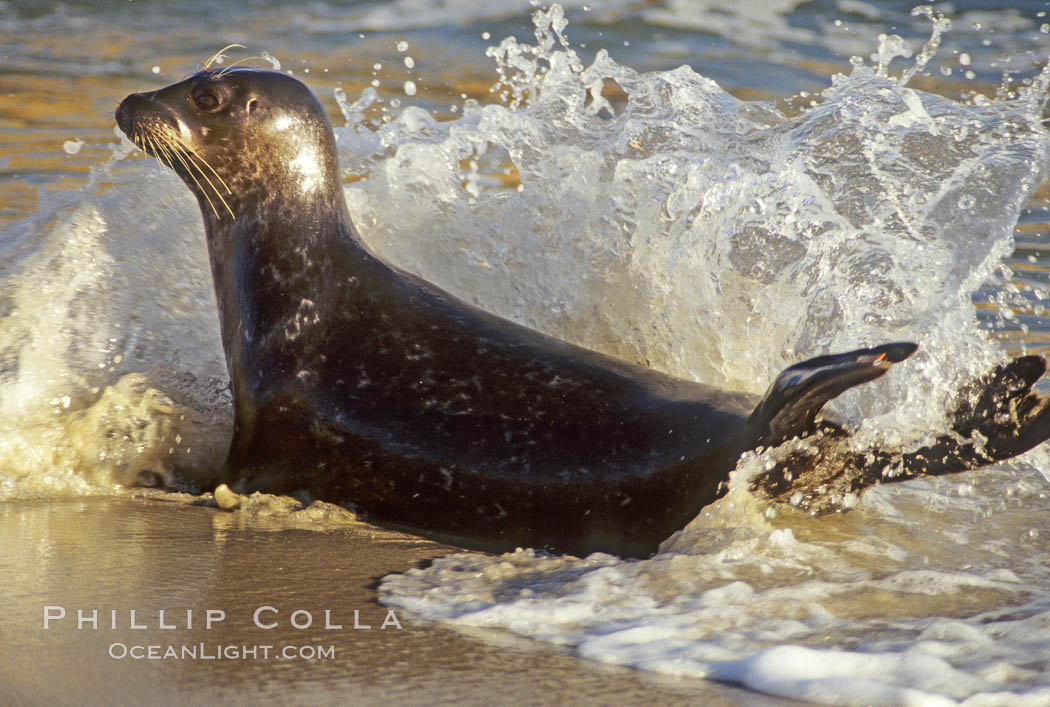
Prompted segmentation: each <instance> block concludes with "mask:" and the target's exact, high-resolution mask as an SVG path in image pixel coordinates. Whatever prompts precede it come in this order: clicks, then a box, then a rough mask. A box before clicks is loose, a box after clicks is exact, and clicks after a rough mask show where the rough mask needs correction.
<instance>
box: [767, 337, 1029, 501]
mask: <svg viewBox="0 0 1050 707" xmlns="http://www.w3.org/2000/svg"><path fill="white" fill-rule="evenodd" d="M1046 367H1047V364H1046V361H1045V360H1044V359H1043V358H1042V357H1041V356H1022V357H1020V358H1016V359H1014V360H1013V361H1010V362H1008V363H1005V364H1003V365H1001V366H998V367H996V368H995V369H994V370H993V371H991V372H990V373H988V374H987V375H985V376H983V377H981V378H980V379H978V380H977V381H975V382H974V383H972V384H971V385H969V386H968V387H967V388H966V389H965V390H964V391H963V393H962V395H961V401H960V402H959V404H958V407H957V408H956V410H955V413H954V414H953V423H952V429H951V432H949V433H947V434H944V435H941V436H939V437H938V438H937V439H936V441H935V442H934V443H933V444H931V445H929V446H926V447H922V448H920V449H917V450H915V451H911V452H905V453H902V452H901V451H900V450H896V451H894V450H888V449H885V448H879V447H871V448H868V449H866V450H863V451H855V450H853V449H851V448H850V447H849V443H848V442H847V441H846V440H845V436H844V435H822V436H818V437H817V438H816V439H815V440H814V442H813V443H812V445H811V447H810V448H809V449H807V450H790V451H788V453H787V454H786V455H784V456H782V457H781V458H779V459H778V460H777V463H776V465H775V466H774V467H773V468H772V469H770V470H769V471H767V472H766V473H763V474H760V475H759V476H757V477H755V479H753V480H752V482H751V490H752V491H753V492H756V493H759V494H760V495H763V496H765V497H766V498H768V499H770V500H771V501H774V502H790V503H791V504H792V505H794V506H797V507H799V508H802V509H804V510H808V511H810V512H811V513H814V514H819V513H828V512H835V511H841V510H844V509H845V508H847V507H848V506H849V505H850V504H849V503H847V502H846V501H847V499H850V498H852V499H854V500H855V499H856V498H857V497H859V494H860V493H861V492H863V491H864V489H866V488H868V487H869V486H874V485H876V484H879V483H886V482H892V481H906V480H908V479H914V478H916V477H919V476H940V475H943V474H954V473H957V472H961V471H967V470H970V469H977V468H979V467H982V466H987V465H989V464H994V463H996V462H1000V461H1003V460H1006V459H1009V458H1011V457H1015V456H1017V455H1018V454H1023V453H1024V452H1027V451H1028V450H1030V449H1032V448H1033V447H1035V446H1037V445H1039V444H1040V443H1042V442H1044V441H1045V440H1047V439H1050V398H1047V397H1044V396H1042V395H1039V394H1038V393H1035V392H1033V391H1032V389H1031V388H1032V385H1033V384H1034V383H1035V382H1036V381H1037V380H1039V378H1040V377H1041V376H1042V375H1043V373H1044V372H1045V371H1046Z"/></svg>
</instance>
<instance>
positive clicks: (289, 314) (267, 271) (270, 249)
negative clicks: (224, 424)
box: [202, 183, 375, 397]
mask: <svg viewBox="0 0 1050 707" xmlns="http://www.w3.org/2000/svg"><path fill="white" fill-rule="evenodd" d="M235 209H236V210H237V218H236V219H232V218H229V217H228V214H227V215H225V216H226V217H225V218H223V215H220V216H219V217H216V216H215V214H214V213H211V212H209V211H208V210H206V209H204V208H203V206H202V213H203V214H204V221H205V229H206V232H207V241H208V251H209V260H210V261H211V269H212V277H213V279H214V285H215V296H216V302H217V304H218V309H219V320H220V326H221V330H222V341H223V348H224V350H225V352H226V363H227V366H228V368H229V372H230V377H231V381H232V382H233V385H234V394H235V397H238V394H239V393H240V394H246V393H247V391H248V390H250V389H252V388H254V387H255V386H254V383H252V382H250V381H245V380H242V378H244V377H245V376H251V375H262V376H266V375H274V374H275V373H276V372H282V371H283V369H285V368H287V367H290V366H294V365H296V364H295V361H294V360H293V358H292V357H293V356H294V352H295V351H297V350H299V349H301V347H302V344H303V340H304V338H306V337H308V336H309V335H310V334H311V332H310V329H311V327H313V326H314V325H320V326H324V325H325V324H326V323H329V322H324V323H322V319H327V318H329V317H330V316H331V315H332V314H333V312H334V311H337V309H338V308H339V306H338V305H336V304H335V303H334V302H330V301H328V300H329V299H331V298H332V297H333V296H334V294H333V293H337V292H339V291H340V290H341V288H339V287H338V286H334V285H335V283H334V282H333V280H334V279H335V277H336V273H347V272H356V271H359V270H370V269H371V268H370V267H369V266H370V264H372V263H374V262H375V258H374V257H373V256H371V255H370V254H369V253H368V251H367V249H366V248H365V246H364V244H363V242H362V241H361V239H360V237H359V236H358V234H357V231H356V230H355V229H354V226H353V223H352V222H351V220H350V216H349V213H348V212H347V208H346V203H345V201H344V199H343V194H342V191H341V189H340V188H339V186H338V183H336V185H335V186H334V187H333V188H332V189H329V190H327V191H325V192H324V193H320V194H313V195H310V198H298V197H296V196H295V195H288V194H280V195H274V196H272V197H268V198H258V199H255V200H253V201H251V202H250V203H246V202H245V201H242V202H241V203H238V204H237V205H236V206H235ZM283 372H284V373H287V371H283ZM293 374H294V371H293Z"/></svg>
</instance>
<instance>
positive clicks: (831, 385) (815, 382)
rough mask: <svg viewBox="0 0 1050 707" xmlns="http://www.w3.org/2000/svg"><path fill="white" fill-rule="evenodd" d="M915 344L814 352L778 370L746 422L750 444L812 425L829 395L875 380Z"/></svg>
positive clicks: (774, 441)
mask: <svg viewBox="0 0 1050 707" xmlns="http://www.w3.org/2000/svg"><path fill="white" fill-rule="evenodd" d="M917 348H918V345H917V344H913V343H908V342H900V343H895V344H884V345H882V346H877V347H875V348H873V349H857V350H856V351H850V352H848V353H841V354H831V355H828V356H818V357H816V358H811V359H809V360H808V361H803V362H802V363H796V364H795V365H793V366H791V367H789V368H787V369H786V370H785V371H784V372H783V373H781V374H780V375H779V376H777V379H776V380H775V381H773V384H772V385H771V386H770V387H769V390H768V391H767V392H766V395H765V397H764V398H763V399H762V402H761V403H759V404H758V407H756V408H755V410H754V412H752V413H751V418H750V420H749V423H748V427H749V430H750V434H751V435H752V437H751V439H752V440H753V441H755V442H757V443H755V444H752V446H753V447H755V446H768V447H773V446H776V445H778V444H780V443H782V442H784V441H786V440H789V439H791V438H792V437H804V436H806V435H809V434H812V433H813V432H815V431H816V428H817V422H816V418H817V413H818V412H820V409H821V408H822V407H824V404H825V403H827V402H828V401H829V400H831V399H832V398H834V397H836V396H838V395H840V394H841V393H843V392H845V391H846V390H848V389H850V388H852V387H853V386H855V385H860V384H861V383H867V382H868V381H872V380H875V379H876V378H878V377H879V376H881V375H883V374H884V373H886V371H888V370H889V368H890V366H891V365H892V364H894V363H898V362H900V361H903V360H904V359H906V358H908V357H909V356H911V355H912V354H913V353H915V350H916V349H917Z"/></svg>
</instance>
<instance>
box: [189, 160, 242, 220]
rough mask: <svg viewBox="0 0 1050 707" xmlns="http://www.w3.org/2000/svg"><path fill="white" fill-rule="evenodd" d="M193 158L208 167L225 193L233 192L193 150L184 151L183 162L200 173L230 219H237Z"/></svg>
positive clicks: (220, 193)
mask: <svg viewBox="0 0 1050 707" xmlns="http://www.w3.org/2000/svg"><path fill="white" fill-rule="evenodd" d="M194 158H196V159H197V160H200V161H201V162H202V163H203V164H205V165H206V166H207V167H208V169H210V170H211V171H212V173H213V174H215V177H216V179H218V180H219V181H220V182H221V183H222V185H223V186H224V187H226V191H227V192H229V193H230V194H232V193H233V191H232V190H231V189H230V187H229V186H227V184H226V182H224V181H222V177H220V176H219V175H218V174H217V173H215V170H214V169H212V166H211V165H210V164H208V162H207V161H206V160H205V159H204V158H203V157H201V156H200V155H198V154H197V153H196V152H194V151H193V150H186V153H185V159H184V162H188V163H189V164H191V165H193V167H194V168H195V169H196V170H197V171H198V172H199V173H200V175H201V177H202V178H203V179H204V181H205V182H207V183H208V186H209V187H211V190H212V191H213V192H215V196H216V197H217V198H218V199H219V201H221V202H222V205H223V206H225V207H226V210H227V211H229V212H230V217H231V218H237V214H235V213H233V209H231V208H230V205H229V203H227V201H226V199H224V198H223V196H222V192H220V191H219V190H218V188H217V187H216V186H215V185H214V184H212V181H211V180H210V179H209V178H208V175H207V174H205V173H204V170H203V169H201V168H200V166H199V165H197V163H196V161H194ZM198 183H199V182H198ZM216 216H218V214H216Z"/></svg>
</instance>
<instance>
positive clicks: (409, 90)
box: [405, 81, 416, 96]
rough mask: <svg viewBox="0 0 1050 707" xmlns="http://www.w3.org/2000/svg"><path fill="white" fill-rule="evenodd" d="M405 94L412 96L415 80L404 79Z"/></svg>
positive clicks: (414, 93) (414, 89) (414, 92)
mask: <svg viewBox="0 0 1050 707" xmlns="http://www.w3.org/2000/svg"><path fill="white" fill-rule="evenodd" d="M405 95H406V96H414V95H416V82H415V81H405Z"/></svg>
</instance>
